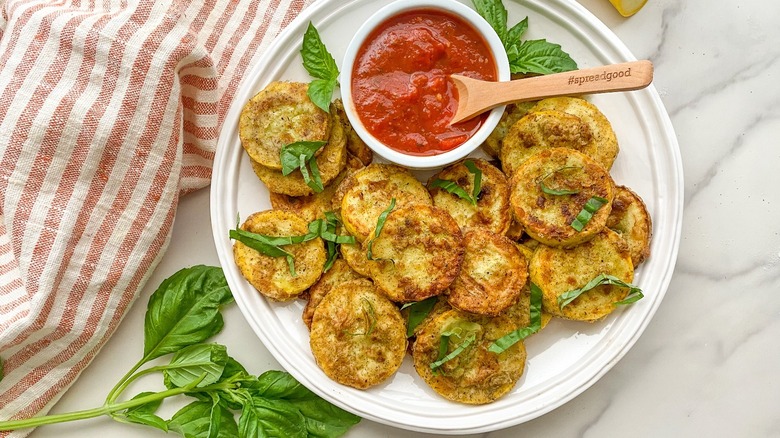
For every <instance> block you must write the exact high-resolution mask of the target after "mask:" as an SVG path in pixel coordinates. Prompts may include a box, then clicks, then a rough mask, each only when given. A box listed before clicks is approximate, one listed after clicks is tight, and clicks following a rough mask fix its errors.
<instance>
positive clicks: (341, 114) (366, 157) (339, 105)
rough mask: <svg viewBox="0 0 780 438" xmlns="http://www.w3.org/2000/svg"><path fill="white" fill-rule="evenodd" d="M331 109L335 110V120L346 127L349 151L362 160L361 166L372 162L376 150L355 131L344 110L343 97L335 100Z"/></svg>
mask: <svg viewBox="0 0 780 438" xmlns="http://www.w3.org/2000/svg"><path fill="white" fill-rule="evenodd" d="M331 110H332V111H333V110H335V111H334V114H335V115H336V119H335V120H338V121H339V122H341V125H342V126H343V127H344V132H345V133H346V136H347V152H348V153H349V154H350V155H352V156H353V157H354V158H355V159H357V160H358V161H360V164H361V166H360V167H364V166H368V165H369V164H371V161H373V160H374V152H373V151H372V150H371V148H369V147H368V145H367V144H366V143H365V142H364V141H363V139H362V138H360V136H358V135H357V132H355V129H354V128H353V127H352V124H351V123H350V122H349V119H348V118H347V113H346V112H345V111H344V102H342V101H341V99H336V100H334V101H333V105H332V106H331Z"/></svg>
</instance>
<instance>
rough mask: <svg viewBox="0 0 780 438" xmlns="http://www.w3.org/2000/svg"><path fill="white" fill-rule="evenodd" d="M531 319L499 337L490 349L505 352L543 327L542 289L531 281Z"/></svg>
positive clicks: (497, 352) (494, 351) (495, 351)
mask: <svg viewBox="0 0 780 438" xmlns="http://www.w3.org/2000/svg"><path fill="white" fill-rule="evenodd" d="M530 309H531V312H530V313H531V320H530V323H529V324H528V325H527V326H526V327H522V328H519V329H517V330H515V331H513V332H510V333H508V334H506V335H504V336H502V337H500V338H498V339H496V340H495V341H494V342H493V343H492V344H490V347H488V351H492V352H493V353H496V354H499V353H503V352H504V351H506V350H507V349H509V347H511V346H513V345H515V344H516V343H518V342H520V341H521V340H523V339H525V338H527V337H529V336H531V335H532V334H534V333H536V332H538V331H539V330H541V328H542V290H541V289H539V286H537V285H535V284H534V283H531V306H530Z"/></svg>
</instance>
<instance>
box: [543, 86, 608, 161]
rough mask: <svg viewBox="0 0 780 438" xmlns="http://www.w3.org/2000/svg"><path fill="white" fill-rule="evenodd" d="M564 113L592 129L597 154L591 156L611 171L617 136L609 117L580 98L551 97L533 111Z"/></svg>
mask: <svg viewBox="0 0 780 438" xmlns="http://www.w3.org/2000/svg"><path fill="white" fill-rule="evenodd" d="M548 110H555V111H562V112H564V113H568V114H571V115H573V116H577V117H579V118H580V119H581V120H582V121H583V122H585V123H586V124H587V125H588V127H589V128H590V133H591V135H592V136H593V143H594V144H595V152H594V153H592V154H589V155H590V156H591V157H592V158H593V159H594V160H596V162H598V163H599V164H601V165H602V166H604V168H605V169H607V170H609V169H611V168H612V163H614V161H615V158H616V157H617V154H618V151H619V147H618V141H617V136H615V131H614V130H613V129H612V125H611V124H610V123H609V120H607V117H606V116H605V115H604V114H603V113H602V112H601V111H600V110H599V109H598V108H597V107H596V105H593V104H592V103H590V102H588V101H587V100H585V99H582V98H579V97H550V98H548V99H542V100H540V101H539V103H537V104H536V105H535V106H534V107H533V109H532V111H533V112H536V111H548Z"/></svg>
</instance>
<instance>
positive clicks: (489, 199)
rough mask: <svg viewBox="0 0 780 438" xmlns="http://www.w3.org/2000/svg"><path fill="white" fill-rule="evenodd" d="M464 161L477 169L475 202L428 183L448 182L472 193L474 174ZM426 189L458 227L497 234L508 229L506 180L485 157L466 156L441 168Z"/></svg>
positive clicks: (508, 215) (507, 190) (509, 218)
mask: <svg viewBox="0 0 780 438" xmlns="http://www.w3.org/2000/svg"><path fill="white" fill-rule="evenodd" d="M466 161H470V162H472V163H474V166H475V167H476V168H477V169H479V171H480V172H481V184H480V185H481V189H480V192H479V195H478V196H477V204H476V205H474V204H472V203H471V201H469V200H467V199H463V198H461V197H459V196H458V195H456V194H454V193H450V192H448V191H447V190H445V189H443V188H441V187H433V186H432V183H433V182H434V181H436V180H445V181H451V182H454V183H455V184H457V185H458V186H459V187H460V188H462V189H463V190H465V192H466V193H468V194H469V195H472V194H473V190H474V180H475V175H474V174H472V173H471V171H470V170H469V169H468V167H466V165H465V164H464V162H466ZM428 191H429V192H430V193H431V197H432V198H433V205H435V206H437V207H439V208H443V209H444V210H446V211H447V213H449V214H450V216H452V218H453V219H455V222H457V223H458V225H460V227H461V228H465V227H475V226H480V227H485V228H487V229H489V230H490V231H493V232H494V233H498V234H505V233H506V232H507V230H509V226H510V223H511V216H510V208H509V182H508V181H507V179H506V176H504V174H503V173H502V172H501V171H500V170H499V169H498V168H496V167H495V166H493V165H492V164H490V163H488V162H487V161H485V160H480V159H475V158H469V159H468V160H463V161H460V162H458V163H455V164H452V165H450V166H447V167H445V168H444V169H442V170H441V171H440V172H439V173H437V174H435V175H433V176H432V177H431V178H430V179H429V180H428Z"/></svg>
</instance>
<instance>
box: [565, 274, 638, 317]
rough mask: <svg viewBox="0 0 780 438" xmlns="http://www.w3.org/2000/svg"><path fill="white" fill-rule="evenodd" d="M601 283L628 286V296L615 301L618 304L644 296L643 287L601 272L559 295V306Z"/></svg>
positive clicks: (634, 300)
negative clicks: (578, 286)
mask: <svg viewBox="0 0 780 438" xmlns="http://www.w3.org/2000/svg"><path fill="white" fill-rule="evenodd" d="M601 285H611V286H620V287H627V288H628V296H627V297H626V298H625V299H624V300H621V301H618V302H616V303H614V304H615V305H616V306H619V305H626V304H631V303H634V302H637V301H639V300H641V299H642V298H644V294H643V293H642V289H640V288H638V287H636V286H634V285H632V284H629V283H626V282H625V281H623V280H621V279H619V278H617V277H615V276H614V275H609V274H599V275H597V276H596V277H595V278H594V279H592V280H590V281H589V282H588V283H587V284H586V285H585V286H582V287H581V288H579V289H573V290H570V291H567V292H564V293H562V294H560V295H558V307H560V308H561V309H563V308H564V307H565V306H566V305H568V304H569V303H571V302H572V301H574V300H575V299H576V298H577V297H578V296H580V295H582V294H583V293H585V292H587V291H589V290H591V289H593V288H595V287H597V286H601Z"/></svg>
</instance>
